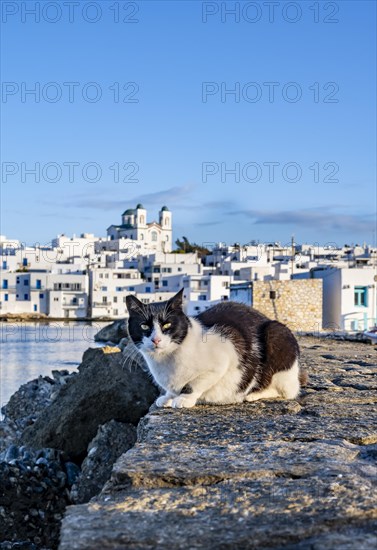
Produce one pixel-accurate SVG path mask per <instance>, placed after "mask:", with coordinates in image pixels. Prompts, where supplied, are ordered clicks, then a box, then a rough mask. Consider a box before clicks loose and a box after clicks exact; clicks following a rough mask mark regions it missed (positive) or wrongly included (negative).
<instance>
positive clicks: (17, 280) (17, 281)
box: [16, 277, 20, 285]
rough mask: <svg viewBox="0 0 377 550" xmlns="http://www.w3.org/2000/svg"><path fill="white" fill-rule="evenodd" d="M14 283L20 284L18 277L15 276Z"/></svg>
mask: <svg viewBox="0 0 377 550" xmlns="http://www.w3.org/2000/svg"><path fill="white" fill-rule="evenodd" d="M16 283H17V284H18V285H19V284H20V278H19V277H16Z"/></svg>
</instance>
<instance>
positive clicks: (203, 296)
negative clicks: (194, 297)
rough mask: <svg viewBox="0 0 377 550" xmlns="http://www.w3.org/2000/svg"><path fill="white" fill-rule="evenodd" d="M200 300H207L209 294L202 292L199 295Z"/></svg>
mask: <svg viewBox="0 0 377 550" xmlns="http://www.w3.org/2000/svg"><path fill="white" fill-rule="evenodd" d="M199 300H200V301H202V302H203V301H204V300H207V296H205V295H203V294H202V295H201V296H199Z"/></svg>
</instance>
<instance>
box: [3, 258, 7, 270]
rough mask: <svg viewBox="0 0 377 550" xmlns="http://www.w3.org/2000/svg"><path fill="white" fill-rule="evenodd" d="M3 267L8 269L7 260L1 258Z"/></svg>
mask: <svg viewBox="0 0 377 550" xmlns="http://www.w3.org/2000/svg"><path fill="white" fill-rule="evenodd" d="M3 269H8V266H7V262H6V261H5V260H3Z"/></svg>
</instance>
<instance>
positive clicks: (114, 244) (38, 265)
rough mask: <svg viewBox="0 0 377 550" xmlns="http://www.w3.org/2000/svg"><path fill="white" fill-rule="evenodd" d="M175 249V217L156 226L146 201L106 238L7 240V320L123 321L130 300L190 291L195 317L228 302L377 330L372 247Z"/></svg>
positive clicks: (2, 308)
mask: <svg viewBox="0 0 377 550" xmlns="http://www.w3.org/2000/svg"><path fill="white" fill-rule="evenodd" d="M172 248H173V227H172V213H171V212H170V210H169V209H168V208H167V207H166V206H163V207H162V208H161V209H160V211H159V213H158V222H157V221H150V222H148V220H147V210H146V209H145V208H144V207H143V206H142V205H141V204H138V205H137V206H136V208H129V209H126V210H125V211H124V212H123V214H122V216H121V224H119V225H110V227H109V228H108V229H107V236H103V237H96V236H94V235H93V234H90V233H84V234H82V235H80V236H79V237H76V236H73V237H68V236H66V235H64V234H63V235H59V236H58V237H56V238H55V239H53V241H52V246H41V245H39V244H37V245H35V246H34V247H31V246H26V245H25V244H23V243H20V242H19V241H17V240H10V239H7V238H6V237H4V236H2V237H0V252H1V255H2V259H1V268H2V269H1V282H0V314H7V313H17V314H20V313H43V314H45V315H48V316H50V317H55V318H61V319H80V318H81V319H83V318H92V319H96V318H97V319H98V318H104V317H105V318H111V319H120V318H125V317H127V314H128V313H127V309H126V303H125V301H126V297H127V295H129V294H134V295H136V296H137V297H138V298H139V299H140V300H141V301H143V302H144V303H151V302H154V301H156V302H159V301H163V300H166V299H169V298H170V297H171V296H173V295H174V294H175V293H176V292H177V291H178V290H179V289H180V288H182V287H183V288H184V298H185V304H186V305H185V307H186V311H187V313H188V314H194V315H195V314H197V313H199V312H200V311H203V310H205V309H207V308H209V307H211V306H212V305H214V304H216V303H218V302H221V301H224V300H229V299H230V300H235V301H242V302H245V303H247V304H248V305H252V304H254V305H255V306H256V307H258V308H259V309H261V310H263V311H265V313H266V314H268V315H269V316H274V314H275V317H276V318H279V320H284V319H285V320H291V321H292V322H293V323H294V325H295V326H298V325H299V324H300V323H301V321H302V323H303V325H302V326H304V325H305V323H306V325H305V326H307V327H309V326H312V325H313V326H314V325H315V326H316V327H317V329H318V330H321V328H325V329H327V330H345V331H362V330H364V329H365V328H370V327H372V326H373V325H374V324H376V323H377V304H376V301H377V291H376V289H377V250H376V248H373V247H371V246H367V245H365V244H364V245H363V246H358V245H355V246H348V245H345V246H343V247H338V246H336V245H334V244H333V243H329V244H328V245H325V246H318V245H317V244H315V245H310V244H308V245H306V244H305V245H296V244H295V243H294V242H293V239H292V243H291V245H289V244H288V245H286V246H282V245H281V244H280V243H256V242H252V243H250V244H247V245H239V244H235V245H233V246H229V245H226V244H224V243H219V244H217V245H214V246H213V247H212V250H211V252H210V254H208V255H207V256H204V257H203V258H200V257H199V255H198V253H197V252H191V253H182V251H178V252H173V251H172ZM305 280H307V281H306V282H305ZM311 281H312V282H311ZM322 320H323V321H322Z"/></svg>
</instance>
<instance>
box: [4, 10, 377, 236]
mask: <svg viewBox="0 0 377 550" xmlns="http://www.w3.org/2000/svg"><path fill="white" fill-rule="evenodd" d="M2 4H3V6H2V7H3V10H5V11H3V25H2V27H3V28H2V30H3V37H2V44H3V48H2V49H3V59H2V61H3V72H2V80H3V82H4V83H5V84H3V95H2V105H1V106H2V113H3V122H2V135H3V140H2V141H3V143H2V163H3V164H2V168H3V175H2V214H3V215H2V224H1V233H3V234H6V235H7V236H8V237H9V238H18V239H20V240H21V241H24V242H27V243H29V244H33V243H35V242H39V243H47V242H49V241H50V240H51V238H52V237H54V236H55V235H56V234H58V233H66V234H68V235H72V234H74V233H75V234H79V233H81V232H93V233H95V234H96V235H99V236H101V235H104V234H105V232H106V228H107V227H108V226H109V225H110V224H112V223H118V222H119V221H120V215H121V213H122V212H123V210H124V209H125V208H127V207H132V206H134V205H135V204H136V203H137V202H143V204H144V206H145V207H146V208H147V209H148V211H149V213H150V214H149V218H150V221H151V220H152V219H156V218H157V212H158V210H159V208H160V207H161V206H162V205H164V204H166V205H167V206H168V207H169V208H170V209H171V210H172V211H173V217H174V232H175V238H177V237H179V236H181V235H186V236H187V237H189V238H190V239H191V240H194V241H196V242H217V241H223V242H226V243H229V244H231V243H233V242H235V241H237V242H242V243H246V242H249V241H250V240H252V239H257V240H260V241H281V242H283V243H287V242H289V241H290V237H291V235H292V234H294V235H295V236H296V240H297V241H298V242H317V243H319V244H326V243H328V242H332V243H337V244H339V245H341V244H344V243H356V242H359V243H360V242H363V241H367V242H370V243H373V241H375V238H376V237H375V229H376V128H375V121H376V112H375V92H376V82H375V52H376V36H375V34H376V13H375V12H376V4H375V2H372V1H344V0H342V1H338V2H331V3H329V2H318V3H313V2H309V1H302V2H293V4H294V5H293V6H292V2H291V3H290V4H291V7H289V6H288V7H287V4H289V3H287V2H278V3H277V4H278V5H277V6H276V8H275V13H274V17H273V21H269V17H270V15H271V14H270V13H269V11H268V6H266V3H263V2H258V3H257V2H226V3H225V4H224V2H201V1H191V2H190V1H187V2H186V1H165V2H164V1H161V2H160V1H140V2H131V3H130V2H112V1H107V0H102V1H100V2H92V3H90V2H85V1H81V2H80V3H79V6H75V7H74V9H75V12H74V15H73V16H72V14H71V17H72V19H73V20H72V22H70V21H69V17H70V13H69V12H68V7H65V8H64V9H62V8H59V6H58V8H59V9H60V13H59V10H58V8H55V11H54V4H55V5H56V4H57V2H47V3H46V2H43V1H42V2H34V1H27V2H2ZM47 4H50V7H49V8H48V11H46V10H44V8H45V6H46V5H47ZM89 4H92V6H90V5H89ZM246 4H248V5H249V6H250V7H249V8H248V10H247V11H245V5H246ZM255 4H258V8H259V10H258V12H257V11H256V10H257V8H255ZM313 5H316V6H317V7H318V11H317V13H315V12H314V11H313V9H311V8H310V6H313ZM23 6H24V7H23ZM25 6H26V7H27V8H28V9H31V8H33V7H34V8H36V9H38V10H40V21H36V15H33V14H29V15H28V14H26V13H25ZM224 6H225V8H224ZM232 7H233V8H235V9H236V10H237V8H239V21H238V22H237V21H235V16H234V15H231V14H227V13H226V12H225V11H224V9H226V8H228V9H231V8H232ZM72 9H73V8H72ZM114 9H119V14H120V19H121V20H120V21H119V22H116V21H114V19H115V18H116V13H115V12H114ZM23 10H24V11H23ZM216 10H218V12H217V13H213V14H212V13H211V12H213V11H216ZM13 12H15V13H13ZM59 17H60V19H59ZM54 18H56V19H59V20H57V21H56V22H52V20H53V19H54ZM96 18H98V21H96V22H90V21H93V20H94V19H96ZM295 18H297V21H295V22H294V21H292V20H293V19H295ZM316 18H317V19H318V22H315V19H316ZM122 19H126V20H127V21H126V22H124V21H122ZM130 19H133V20H135V22H129V20H130ZM331 21H332V22H331ZM336 21H337V22H336ZM272 82H273V83H275V84H274V85H273V86H272V84H269V85H267V84H265V83H272ZM22 83H25V84H22ZM36 83H39V86H40V91H39V92H37V96H36V95H32V94H26V95H25V94H24V92H25V89H26V88H27V89H30V88H32V87H35V85H36ZM47 83H53V84H52V85H49V86H46V84H47ZM64 83H66V84H64ZM67 83H75V84H67ZM88 83H95V84H89V85H88ZM114 83H119V84H115V85H114ZM127 83H128V84H127ZM129 83H131V84H129ZM203 83H207V84H203ZM289 83H293V84H289ZM124 85H126V89H125V90H123V86H124ZM272 87H273V89H274V97H273V98H272V97H269V91H271V89H272ZM118 88H119V98H120V101H116V99H117V95H116V93H117V89H118ZM232 88H233V89H235V90H236V91H237V93H238V91H239V95H234V94H233V95H232V94H225V93H224V92H225V91H226V90H231V89H232ZM221 89H223V95H222V94H221ZM69 91H71V98H70V97H69ZM206 91H207V92H208V93H207V94H206ZM211 91H212V93H210V92H211ZM56 94H61V97H60V99H59V98H58V99H57V100H56V101H53V100H54V97H55V95H56ZM72 94H73V95H72ZM96 94H98V97H99V95H100V94H101V97H100V99H99V100H98V101H94V99H95V95H96ZM258 94H259V96H258ZM296 94H298V96H297V97H298V100H297V101H293V99H294V98H295V95H296ZM300 94H301V97H300V98H299V96H300ZM37 99H38V100H39V101H36V100H37ZM70 99H71V101H70ZM124 99H128V102H124V101H123V100H124ZM130 100H137V102H135V101H130ZM334 100H335V101H334ZM35 163H39V165H40V168H39V172H40V181H36V179H37V178H36V175H35V174H34V175H33V174H27V173H25V169H31V168H32V167H33V166H34V165H35ZM70 163H76V164H75V165H73V164H70ZM92 163H93V164H92ZM271 163H274V173H273V174H272V172H271V170H272V164H271ZM117 166H119V178H116V177H115V175H116V171H117V170H116V167H117ZM124 166H125V168H124ZM110 167H112V168H110ZM232 169H233V170H235V169H236V172H237V173H236V174H234V173H231V172H228V173H227V172H226V170H232ZM70 170H71V173H70ZM73 170H74V173H73ZM13 172H14V173H13ZM72 174H73V175H72ZM70 176H71V177H70ZM54 179H56V180H57V181H53V180H54ZM96 179H97V180H98V181H95V180H96ZM117 179H119V181H117ZM132 179H134V180H137V181H130V180H132ZM124 180H126V181H124ZM294 180H297V181H294Z"/></svg>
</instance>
